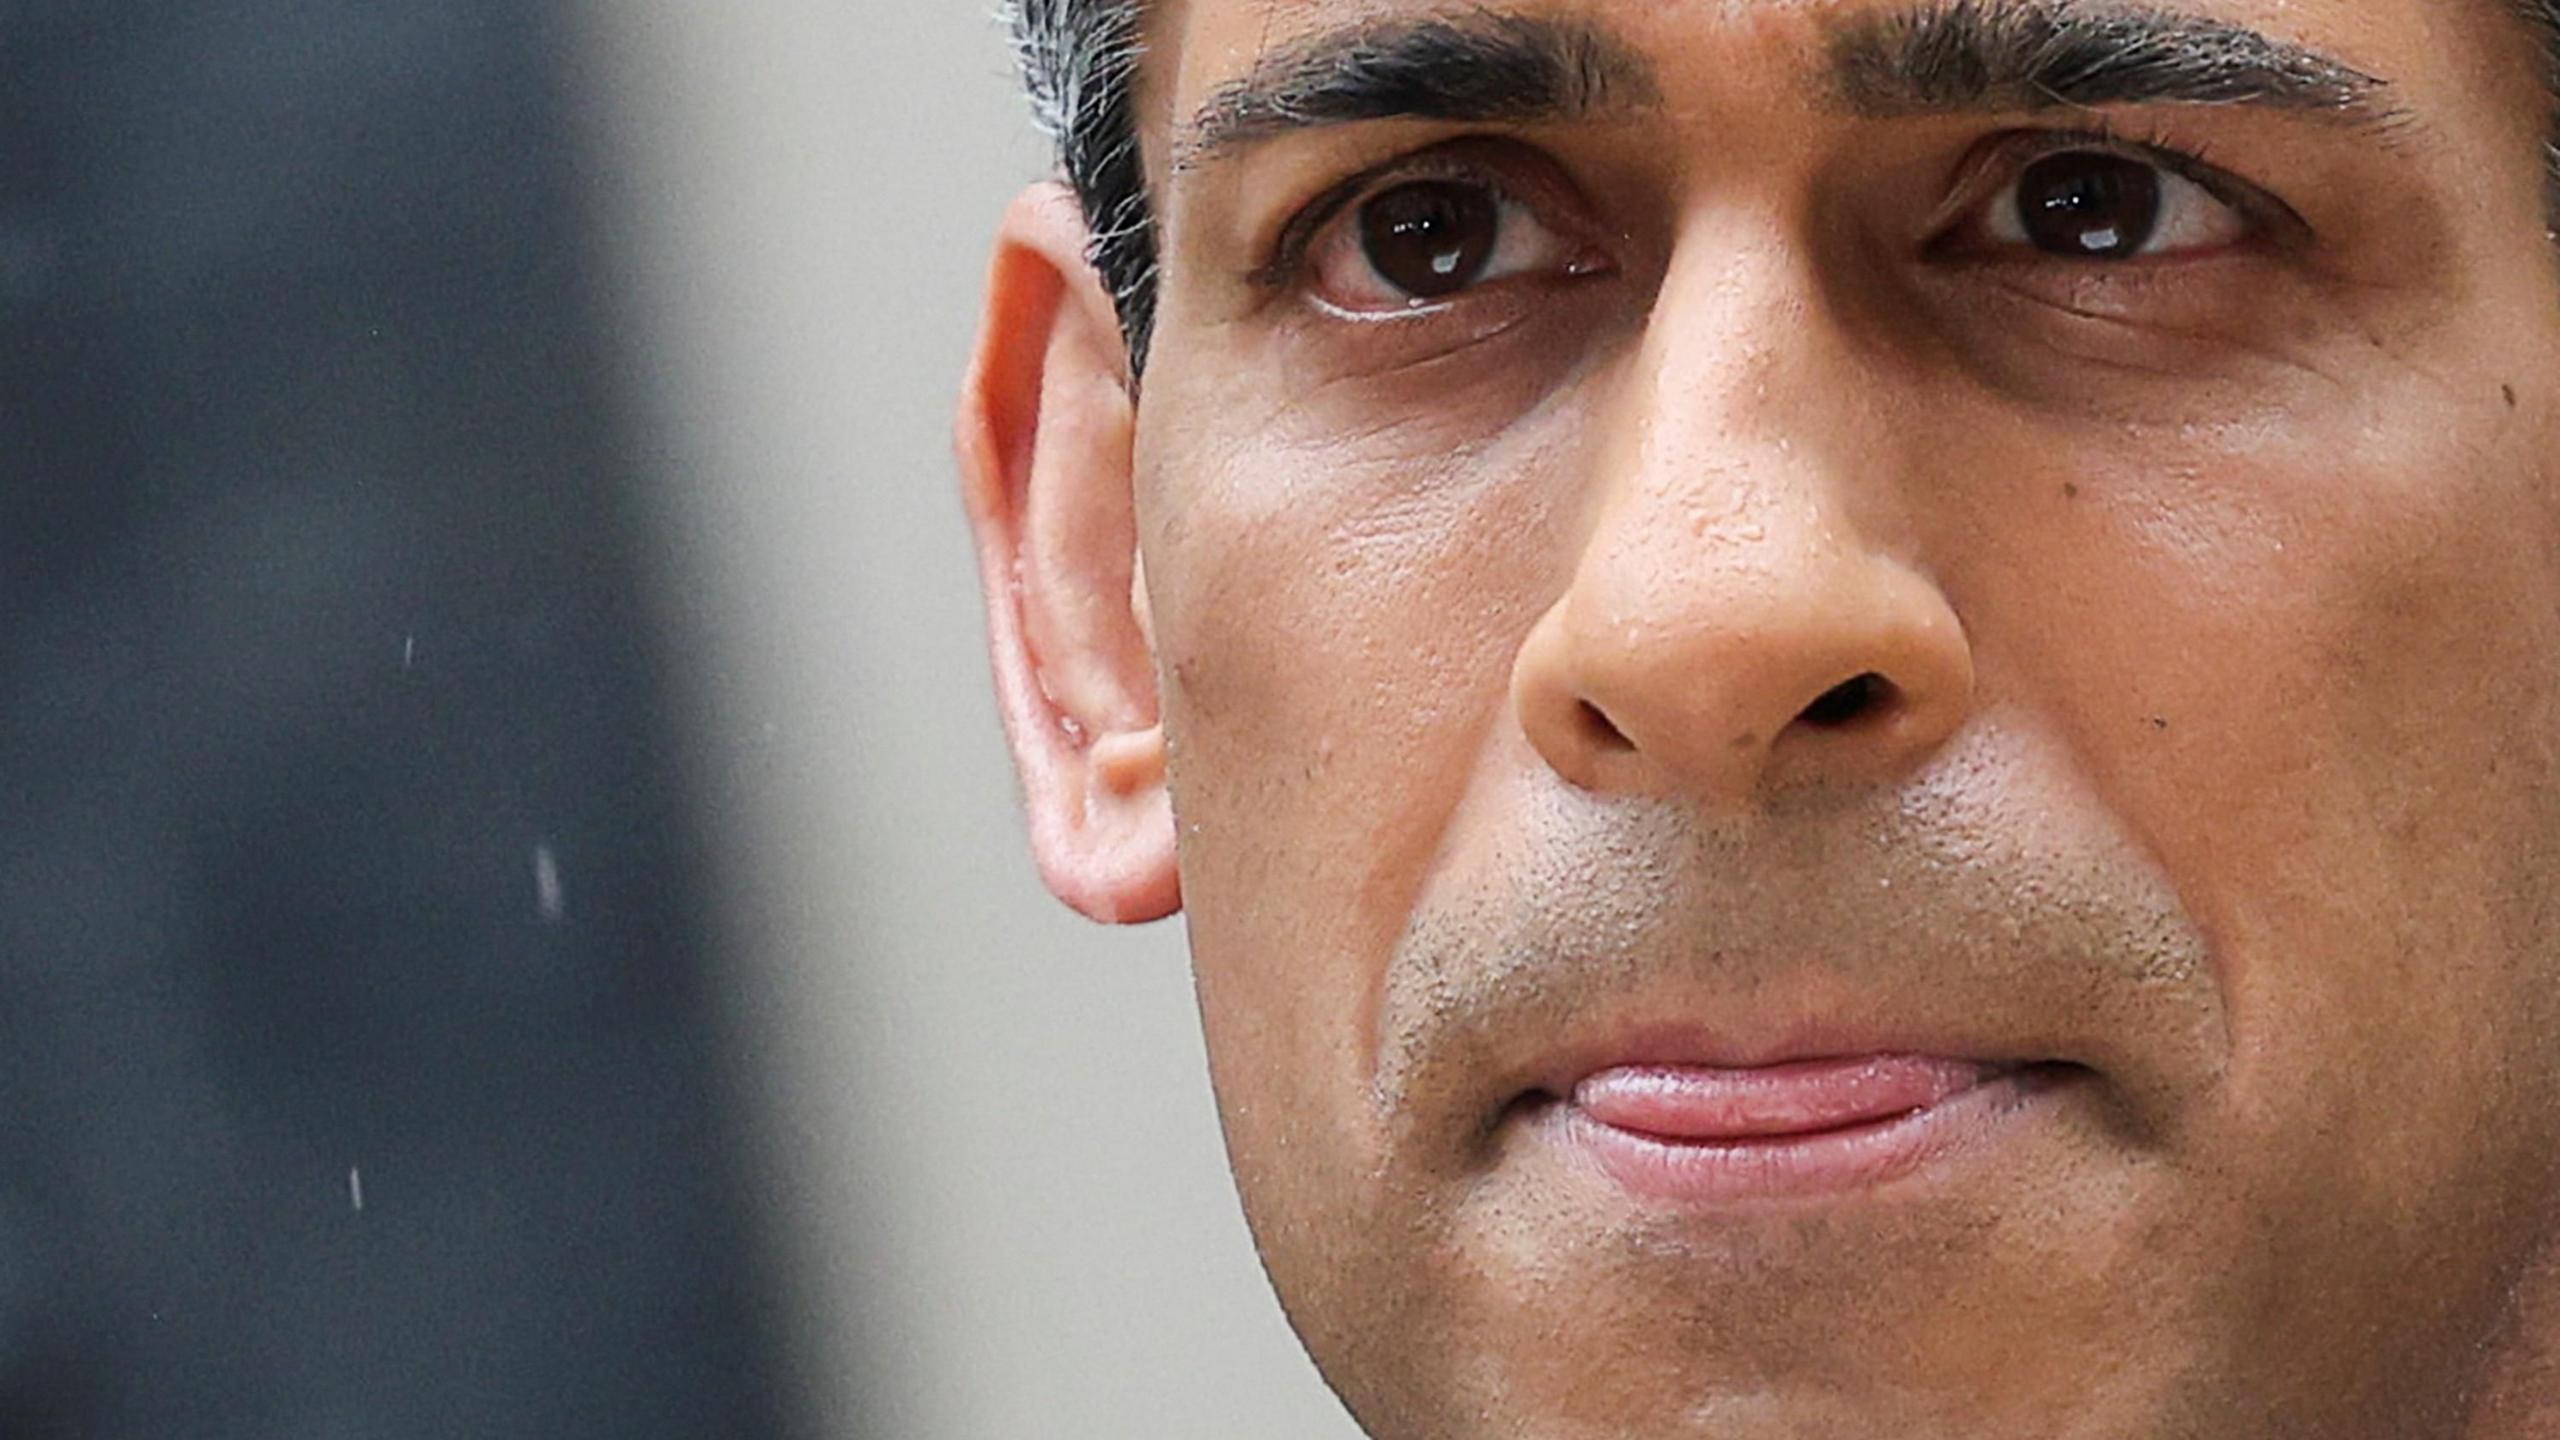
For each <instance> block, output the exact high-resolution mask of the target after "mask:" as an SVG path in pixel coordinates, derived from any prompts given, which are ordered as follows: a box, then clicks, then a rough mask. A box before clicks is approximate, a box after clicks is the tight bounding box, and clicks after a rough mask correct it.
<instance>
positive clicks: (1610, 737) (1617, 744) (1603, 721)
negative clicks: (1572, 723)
mask: <svg viewBox="0 0 2560 1440" xmlns="http://www.w3.org/2000/svg"><path fill="white" fill-rule="evenodd" d="M1575 716H1576V718H1577V719H1579V720H1580V721H1581V723H1582V730H1583V733H1584V734H1585V735H1587V736H1589V737H1590V742H1591V748H1593V749H1595V750H1633V749H1634V748H1636V742H1634V741H1633V740H1630V739H1628V738H1627V732H1626V731H1624V730H1621V729H1619V728H1618V725H1617V722H1616V721H1614V720H1611V719H1610V718H1609V717H1608V715H1607V713H1606V712H1604V711H1602V710H1601V708H1600V707H1599V706H1597V705H1594V704H1592V703H1591V702H1590V701H1588V700H1585V701H1583V702H1581V705H1580V707H1579V708H1578V709H1577V710H1576V711H1575Z"/></svg>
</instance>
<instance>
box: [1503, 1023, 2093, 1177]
mask: <svg viewBox="0 0 2560 1440" xmlns="http://www.w3.org/2000/svg"><path fill="white" fill-rule="evenodd" d="M2055 1073H2056V1067H2050V1066H2041V1065H2038V1066H1992V1065H1980V1064H1972V1063H1968V1062H1963V1061H1954V1060H1946V1059H1938V1058H1933V1057H1915V1056H1857V1057H1846V1058H1842V1059H1836V1060H1819V1061H1806V1062H1797V1063H1792V1064H1788V1065H1782V1066H1770V1067H1763V1068H1757V1069H1748V1070H1729V1069H1717V1068H1709V1067H1695V1066H1640V1067H1639V1066H1630V1067H1623V1068H1620V1069H1616V1070H1609V1071H1603V1072H1601V1073H1600V1074H1598V1075H1594V1076H1592V1077H1590V1078H1588V1079H1586V1080H1584V1081H1583V1082H1582V1083H1581V1084H1580V1085H1578V1086H1576V1087H1575V1089H1574V1092H1573V1094H1572V1095H1570V1096H1567V1097H1564V1098H1562V1099H1558V1100H1555V1101H1554V1102H1553V1104H1552V1107H1551V1108H1552V1110H1553V1112H1554V1114H1553V1116H1552V1117H1551V1118H1552V1121H1553V1123H1554V1124H1555V1125H1556V1126H1557V1127H1558V1132H1559V1136H1560V1138H1561V1140H1562V1142H1563V1143H1564V1145H1565V1146H1566V1147H1567V1148H1568V1149H1570V1150H1572V1151H1575V1152H1578V1153H1579V1154H1581V1155H1582V1156H1584V1157H1586V1158H1587V1159H1589V1160H1590V1161H1591V1162H1592V1163H1594V1164H1595V1165H1597V1166H1598V1167H1599V1169H1600V1170H1601V1171H1602V1172H1603V1173H1604V1174H1606V1175H1607V1176H1608V1177H1609V1178H1610V1179H1611V1180H1613V1181H1615V1182H1616V1183H1617V1184H1618V1186H1619V1187H1621V1188H1622V1189H1624V1190H1625V1191H1627V1192H1628V1193H1629V1194H1631V1195H1634V1196H1636V1197H1638V1198H1641V1199H1646V1200H1652V1201H1658V1202H1668V1203H1672V1204H1677V1205H1686V1206H1716V1205H1729V1204H1733V1203H1737V1202H1742V1201H1751V1200H1782V1199H1824V1198H1841V1197H1847V1196H1851V1195H1855V1194H1858V1193H1861V1192H1864V1191H1868V1190H1872V1189H1874V1188H1876V1187H1878V1186H1881V1185H1883V1184H1885V1183H1886V1182H1888V1181H1891V1180H1895V1179H1898V1178H1900V1177H1902V1176H1905V1175H1908V1174H1911V1173H1912V1172H1914V1171H1917V1170H1919V1169H1922V1168H1923V1167H1925V1166H1928V1165H1929V1164H1930V1163H1931V1162H1933V1161H1936V1160H1940V1159H1943V1158H1946V1157H1950V1156H1952V1155H1954V1154H1956V1153H1957V1152H1960V1151H1967V1150H1972V1149H1977V1148H1979V1147H1980V1146H1981V1145H1983V1144H1984V1143H1986V1142H1988V1141H1990V1140H1991V1139H1993V1138H1994V1137H1995V1136H1996V1135H1997V1134H1998V1132H2000V1131H2002V1130H2004V1129H2006V1128H2008V1123H2009V1122H2010V1121H2011V1120H2013V1119H2014V1118H2015V1117H2016V1116H2017V1114H2018V1112H2019V1111H2020V1110H2022V1109H2024V1108H2025V1107H2026V1106H2027V1104H2028V1103H2029V1102H2030V1101H2031V1100H2032V1099H2033V1098H2034V1097H2035V1096H2036V1095H2037V1094H2039V1093H2040V1092H2042V1091H2043V1090H2045V1089H2048V1088H2050V1085H2051V1083H2052V1081H2053V1079H2054V1076H2055Z"/></svg>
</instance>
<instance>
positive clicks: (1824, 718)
mask: <svg viewBox="0 0 2560 1440" xmlns="http://www.w3.org/2000/svg"><path fill="white" fill-rule="evenodd" d="M1895 693H1896V692H1895V690H1894V687H1893V682H1892V681H1890V680H1887V679H1886V678H1884V677H1883V676H1881V675H1878V674H1877V673H1875V672H1874V671H1872V670H1870V671H1868V672H1867V673H1866V674H1864V675H1860V676H1857V677H1856V678H1854V679H1849V680H1843V681H1841V682H1840V683H1839V684H1837V685H1834V686H1832V687H1831V688H1830V689H1828V690H1825V691H1823V692H1822V695H1821V697H1820V698H1819V699H1817V700H1815V701H1814V702H1813V703H1812V704H1810V705H1807V706H1806V707H1804V715H1803V716H1802V718H1803V720H1804V722H1805V723H1806V724H1808V725H1816V726H1820V727H1821V728H1823V729H1826V730H1836V729H1838V728H1840V727H1842V726H1844V725H1848V724H1851V723H1852V722H1854V721H1856V720H1858V719H1859V718H1860V717H1861V716H1864V715H1866V714H1868V713H1869V712H1871V711H1881V710H1883V709H1885V708H1887V707H1888V706H1890V705H1891V704H1892V703H1893V699H1894V695H1895Z"/></svg>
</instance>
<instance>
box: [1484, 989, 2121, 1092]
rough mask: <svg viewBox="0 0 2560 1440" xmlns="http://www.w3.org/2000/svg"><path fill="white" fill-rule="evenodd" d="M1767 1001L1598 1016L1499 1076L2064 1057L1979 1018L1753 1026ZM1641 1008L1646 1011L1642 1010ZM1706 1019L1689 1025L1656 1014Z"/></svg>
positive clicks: (1536, 1081) (1520, 1081) (1514, 1088)
mask: <svg viewBox="0 0 2560 1440" xmlns="http://www.w3.org/2000/svg"><path fill="white" fill-rule="evenodd" d="M1754 1009H1756V1010H1759V1011H1761V1012H1762V1013H1763V1014H1765V1013H1767V1007H1766V1006H1765V1004H1763V1005H1755V1006H1752V1007H1747V1008H1746V1007H1741V1006H1735V1007H1731V1008H1726V1007H1718V1006H1714V1005H1697V1004H1694V1003H1692V1004H1688V1005H1684V1006H1681V1007H1680V1008H1669V1007H1667V1006H1666V1007H1663V1008H1656V1007H1653V1006H1637V1005H1630V1006H1626V1007H1623V1011H1622V1015H1623V1018H1616V1019H1611V1020H1605V1021H1601V1022H1598V1023H1595V1024H1593V1025H1590V1026H1588V1027H1581V1028H1578V1029H1577V1031H1576V1032H1575V1033H1574V1034H1572V1035H1570V1036H1567V1037H1564V1038H1563V1039H1562V1040H1561V1041H1560V1042H1559V1043H1556V1044H1553V1045H1551V1046H1548V1047H1545V1048H1542V1049H1541V1050H1539V1051H1538V1052H1537V1053H1536V1054H1535V1055H1534V1056H1531V1057H1527V1058H1526V1059H1525V1060H1524V1063H1523V1064H1522V1066H1521V1067H1520V1069H1519V1070H1518V1072H1517V1073H1516V1074H1513V1075H1511V1076H1508V1077H1506V1078H1505V1080H1504V1082H1503V1084H1504V1088H1505V1092H1506V1093H1507V1094H1508V1095H1509V1096H1511V1098H1512V1099H1513V1100H1517V1099H1520V1098H1522V1097H1528V1096H1540V1095H1545V1096H1555V1097H1564V1096H1569V1095H1571V1094H1572V1093H1573V1091H1574V1088H1575V1087H1576V1086H1577V1085H1579V1084H1580V1083H1581V1082H1582V1081H1583V1080H1584V1079H1586V1078H1588V1077H1589V1076H1592V1075H1595V1074H1598V1073H1599V1072H1601V1071H1604V1070H1610V1069H1615V1068H1619V1067H1622V1066H1698V1067H1702V1068H1714V1069H1730V1070H1743V1069H1760V1068H1765V1067H1769V1066H1775V1065H1785V1064H1791V1063H1797V1062H1803V1061H1814V1060H1833V1059H1852V1058H1857V1057H1863V1056H1880V1055H1910V1056H1929V1057H1934V1058H1943V1059H1950V1060H1963V1061H1970V1062H1974V1063H1978V1064H1982V1065H1986V1066H1992V1067H1997V1068H2014V1067H2017V1066H2022V1065H2029V1064H2044V1063H2055V1062H2070V1063H2077V1062H2071V1057H2070V1056H2069V1055H2068V1054H2066V1053H2065V1051H2064V1048H2063V1047H2064V1046H2066V1045H2067V1044H2068V1041H2067V1040H2065V1039H2064V1038H2063V1037H2060V1036H2052V1035H2028V1034H2020V1033H2017V1031H2016V1029H2015V1027H2010V1028H2009V1031H2008V1033H2001V1032H2000V1031H1999V1030H1998V1029H1997V1028H1995V1027H1992V1026H1988V1025H1984V1024H1981V1023H1979V1022H1977V1023H1974V1024H1971V1025H1962V1024H1939V1023H1933V1022H1929V1021H1919V1020H1909V1019H1906V1020H1903V1021H1899V1022H1897V1021H1892V1020H1886V1019H1882V1018H1876V1019H1862V1018H1852V1017H1849V1016H1846V1015H1840V1014H1832V1015H1828V1016H1814V1017H1803V1018H1796V1019H1792V1020H1790V1021H1787V1022H1786V1023H1783V1024H1766V1023H1762V1024H1753V1023H1751V1022H1750V1020H1749V1012H1750V1010H1754ZM1648 1012H1649V1013H1648ZM1683 1015H1686V1016H1713V1017H1716V1018H1715V1019H1714V1020H1713V1021H1706V1020H1700V1021H1688V1020H1678V1019H1669V1020H1666V1019H1664V1018H1662V1017H1664V1016H1683Z"/></svg>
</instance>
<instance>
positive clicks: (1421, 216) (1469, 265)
mask: <svg viewBox="0 0 2560 1440" xmlns="http://www.w3.org/2000/svg"><path fill="white" fill-rule="evenodd" d="M1500 224H1501V216H1500V214H1499V212H1498V211H1497V209H1496V208H1495V205H1494V200H1493V196H1491V195H1490V194H1488V193H1486V192H1485V191H1484V190H1483V189H1482V188H1481V187H1478V186H1472V185H1456V184H1449V183H1446V182H1440V181H1426V182H1422V183H1419V184H1413V185H1400V186H1398V187H1396V188H1395V189H1393V190H1390V191H1388V192H1386V193H1385V194H1383V195H1380V196H1378V197H1377V198H1376V199H1374V200H1371V201H1370V202H1369V203H1368V204H1367V205H1366V206H1364V207H1362V209H1361V212H1360V241H1361V247H1362V249H1363V250H1364V251H1365V252H1366V254H1367V256H1368V260H1369V264H1370V266H1371V268H1373V269H1375V270H1376V271H1377V272H1378V276H1379V278H1380V279H1382V280H1385V281H1386V282H1387V283H1388V284H1390V285H1392V286H1394V287H1395V288H1397V289H1398V290H1402V291H1404V292H1405V293H1406V294H1408V295H1411V296H1413V297H1414V298H1416V299H1422V300H1429V299H1436V298H1438V297H1440V296H1443V295H1449V294H1454V293H1455V292H1457V291H1460V290H1463V289H1465V288H1467V287H1468V286H1469V285H1472V284H1474V283H1475V282H1476V279H1477V277H1479V276H1481V275H1482V274H1483V273H1484V268H1485V266H1486V265H1487V264H1489V263H1491V261H1492V259H1493V249H1494V242H1495V240H1496V239H1497V238H1498V231H1499V229H1500Z"/></svg>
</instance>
